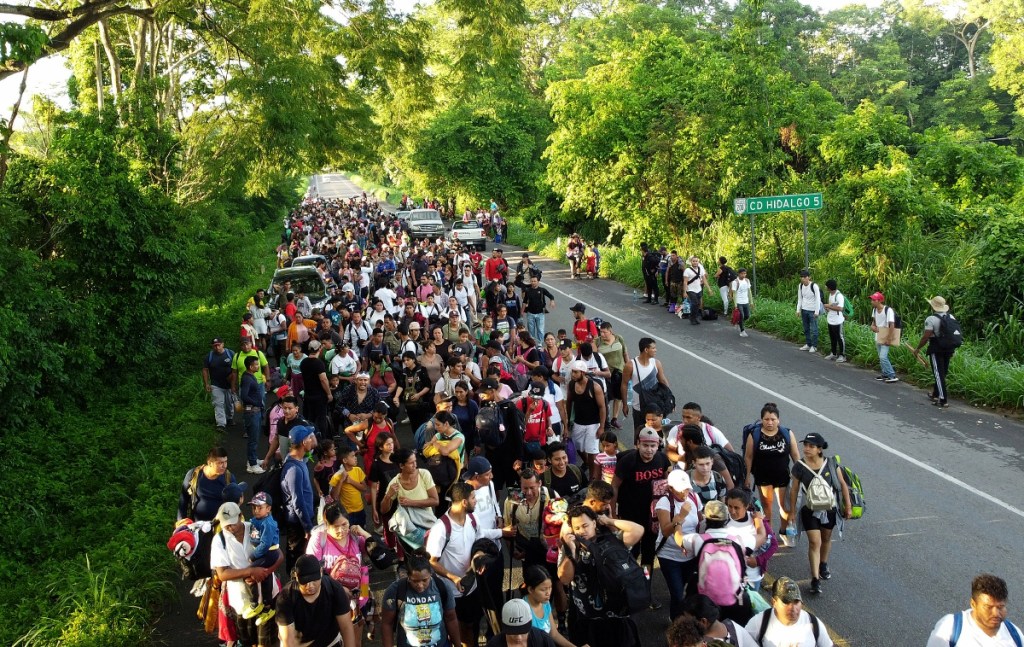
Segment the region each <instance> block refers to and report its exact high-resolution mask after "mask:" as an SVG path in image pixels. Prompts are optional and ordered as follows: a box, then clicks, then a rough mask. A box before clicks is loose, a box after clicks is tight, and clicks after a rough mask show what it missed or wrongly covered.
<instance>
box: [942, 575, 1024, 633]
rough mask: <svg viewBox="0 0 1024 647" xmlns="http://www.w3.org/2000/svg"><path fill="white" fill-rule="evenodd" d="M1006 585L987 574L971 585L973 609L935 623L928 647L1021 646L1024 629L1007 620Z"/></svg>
mask: <svg viewBox="0 0 1024 647" xmlns="http://www.w3.org/2000/svg"><path fill="white" fill-rule="evenodd" d="M1007 598H1009V592H1008V591H1007V589H1006V582H1005V581H1004V580H1003V579H1002V578H999V577H996V576H995V575H989V574H987V573H983V574H981V575H979V576H977V577H976V578H974V580H973V581H972V582H971V608H970V609H968V610H967V611H961V612H959V613H951V614H949V615H946V616H943V617H942V619H941V620H939V621H938V622H937V623H935V629H933V630H932V633H931V635H930V636H929V637H928V644H927V645H926V647H950V646H951V645H957V644H960V645H993V647H997V646H998V647H1017V646H1018V645H1020V644H1021V633H1022V632H1021V630H1020V628H1019V627H1017V626H1016V625H1015V624H1013V623H1012V622H1010V621H1009V620H1007V619H1006V600H1007Z"/></svg>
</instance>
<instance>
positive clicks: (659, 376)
mask: <svg viewBox="0 0 1024 647" xmlns="http://www.w3.org/2000/svg"><path fill="white" fill-rule="evenodd" d="M638 348H639V350H640V354H639V355H637V356H636V357H634V358H633V361H631V362H627V363H626V365H625V368H623V370H622V384H621V385H620V386H619V388H620V389H621V397H622V401H623V402H628V401H629V400H628V398H627V397H626V395H627V389H628V388H629V383H630V382H632V383H633V391H634V392H635V393H636V395H635V396H634V397H633V436H634V438H633V441H634V443H635V442H636V434H638V433H640V429H641V428H643V426H644V425H645V424H646V420H645V418H644V412H643V405H644V404H645V403H644V402H641V397H640V396H641V395H642V394H643V392H644V391H652V390H653V389H654V388H655V387H656V386H657V385H658V384H664V385H665V386H666V387H667V386H670V385H669V383H668V377H667V376H666V375H665V368H664V367H663V366H662V365H661V360H659V359H658V358H657V357H655V355H657V354H658V346H657V344H656V343H655V342H654V340H653V339H652V338H650V337H642V338H641V339H640V342H639V345H638ZM662 413H663V414H664V415H666V416H668V415H672V412H671V411H662Z"/></svg>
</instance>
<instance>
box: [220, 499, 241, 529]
mask: <svg viewBox="0 0 1024 647" xmlns="http://www.w3.org/2000/svg"><path fill="white" fill-rule="evenodd" d="M241 517H242V509H241V508H239V507H238V504H237V503H235V502H234V501H227V502H225V503H222V504H220V508H218V509H217V521H219V522H220V527H221V528H223V527H224V526H230V525H233V524H236V523H238V520H239V519H240V518H241Z"/></svg>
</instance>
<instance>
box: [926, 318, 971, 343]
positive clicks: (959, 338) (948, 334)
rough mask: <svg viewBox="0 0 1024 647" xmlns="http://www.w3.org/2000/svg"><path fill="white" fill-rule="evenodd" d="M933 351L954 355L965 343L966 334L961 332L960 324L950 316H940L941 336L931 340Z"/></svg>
mask: <svg viewBox="0 0 1024 647" xmlns="http://www.w3.org/2000/svg"><path fill="white" fill-rule="evenodd" d="M929 343H930V344H934V346H932V348H933V349H935V350H937V351H939V352H940V353H952V352H953V351H955V350H956V349H957V348H960V346H961V345H963V343H964V334H963V331H962V330H960V322H959V321H957V320H956V317H954V316H953V315H951V314H949V313H948V312H947V313H945V314H941V315H939V336H938V337H932V338H931V339H930V340H929Z"/></svg>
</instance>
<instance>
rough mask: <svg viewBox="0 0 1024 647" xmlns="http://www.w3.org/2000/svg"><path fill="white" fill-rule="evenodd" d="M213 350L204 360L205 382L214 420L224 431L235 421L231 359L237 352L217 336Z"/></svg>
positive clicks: (219, 429)
mask: <svg viewBox="0 0 1024 647" xmlns="http://www.w3.org/2000/svg"><path fill="white" fill-rule="evenodd" d="M211 346H212V347H213V350H211V351H210V352H209V353H207V355H206V359H205V360H203V384H204V385H205V386H206V392H207V393H209V394H210V399H211V400H212V401H213V420H214V423H215V424H216V425H217V431H219V432H223V431H224V430H225V429H226V428H227V425H229V424H231V423H232V422H233V420H232V418H233V417H234V415H235V407H234V406H233V405H232V402H231V380H232V378H233V377H234V373H233V372H232V370H231V360H232V359H234V357H235V354H234V353H233V352H231V351H230V350H228V349H227V348H224V340H223V339H221V338H220V337H215V338H214V339H213V342H212V343H211Z"/></svg>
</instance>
